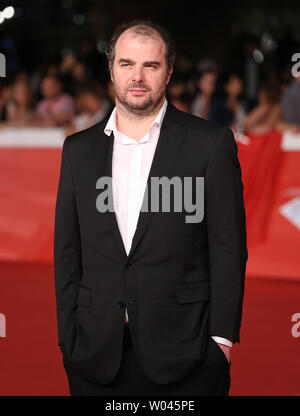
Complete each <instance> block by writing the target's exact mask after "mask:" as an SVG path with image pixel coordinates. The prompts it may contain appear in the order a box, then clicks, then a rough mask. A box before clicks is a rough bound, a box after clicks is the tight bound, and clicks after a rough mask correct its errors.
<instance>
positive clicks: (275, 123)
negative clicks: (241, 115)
mask: <svg viewBox="0 0 300 416" xmlns="http://www.w3.org/2000/svg"><path fill="white" fill-rule="evenodd" d="M280 94H281V91H280V85H274V84H264V85H262V86H261V87H260V89H259V94H258V105H257V106H256V107H255V108H254V109H253V110H251V111H250V113H248V115H247V117H246V118H245V120H244V130H245V131H246V132H248V133H254V134H264V133H267V132H269V131H271V130H288V131H291V132H293V133H298V132H299V127H298V126H297V125H296V124H292V123H287V122H284V121H283V119H282V108H281V105H280Z"/></svg>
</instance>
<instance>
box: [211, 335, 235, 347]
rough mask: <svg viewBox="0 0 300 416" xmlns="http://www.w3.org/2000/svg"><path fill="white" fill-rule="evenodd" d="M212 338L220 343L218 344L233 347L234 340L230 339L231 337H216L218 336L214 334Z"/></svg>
mask: <svg viewBox="0 0 300 416" xmlns="http://www.w3.org/2000/svg"><path fill="white" fill-rule="evenodd" d="M212 338H213V339H214V340H215V341H216V342H217V343H218V344H223V345H227V346H228V347H232V342H231V341H229V339H227V338H222V337H216V336H212Z"/></svg>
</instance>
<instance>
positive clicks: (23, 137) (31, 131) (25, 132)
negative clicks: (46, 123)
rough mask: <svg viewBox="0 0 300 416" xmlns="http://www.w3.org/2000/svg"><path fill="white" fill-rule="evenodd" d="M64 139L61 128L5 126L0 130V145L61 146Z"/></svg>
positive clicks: (16, 146) (7, 146) (12, 146)
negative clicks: (5, 127)
mask: <svg viewBox="0 0 300 416" xmlns="http://www.w3.org/2000/svg"><path fill="white" fill-rule="evenodd" d="M64 139H65V131H64V129H62V128H22V127H20V128H7V129H5V130H0V147H5V148H18V147H29V148H30V147H33V148H34V147H36V148H49V147H50V148H61V147H62V144H63V142H64Z"/></svg>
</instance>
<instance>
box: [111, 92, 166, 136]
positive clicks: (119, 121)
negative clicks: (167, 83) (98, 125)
mask: <svg viewBox="0 0 300 416" xmlns="http://www.w3.org/2000/svg"><path fill="white" fill-rule="evenodd" d="M164 102H165V98H164V99H163V100H162V102H161V104H160V105H159V106H158V107H157V109H155V111H153V112H152V113H151V114H146V115H138V114H135V113H133V112H130V111H128V110H127V109H125V108H124V107H123V106H122V105H121V104H120V103H118V102H117V101H116V110H117V111H116V126H117V129H118V131H119V132H121V133H123V134H124V135H125V136H127V137H129V138H131V139H134V140H136V141H137V142H139V141H140V140H141V139H142V138H143V137H144V136H145V135H146V133H147V131H148V130H149V127H150V126H151V124H152V123H153V121H154V120H155V118H156V117H157V115H158V113H159V112H160V110H161V108H162V106H163V104H164Z"/></svg>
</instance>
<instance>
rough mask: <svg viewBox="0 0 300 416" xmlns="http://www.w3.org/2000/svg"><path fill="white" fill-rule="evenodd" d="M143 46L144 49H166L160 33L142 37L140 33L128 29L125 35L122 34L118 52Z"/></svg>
mask: <svg viewBox="0 0 300 416" xmlns="http://www.w3.org/2000/svg"><path fill="white" fill-rule="evenodd" d="M141 44H142V46H143V48H147V46H148V47H149V48H153V49H154V48H155V49H156V48H157V49H159V50H161V49H164V47H165V45H164V41H163V40H162V38H161V37H160V36H159V34H158V33H156V32H155V31H153V33H152V34H151V36H149V35H141V34H139V33H135V32H134V31H133V30H131V29H127V30H126V31H125V32H124V33H122V34H121V35H120V37H119V39H118V40H117V42H116V52H117V51H118V49H121V50H123V49H127V50H129V49H135V48H137V47H139V46H140V45H141Z"/></svg>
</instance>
